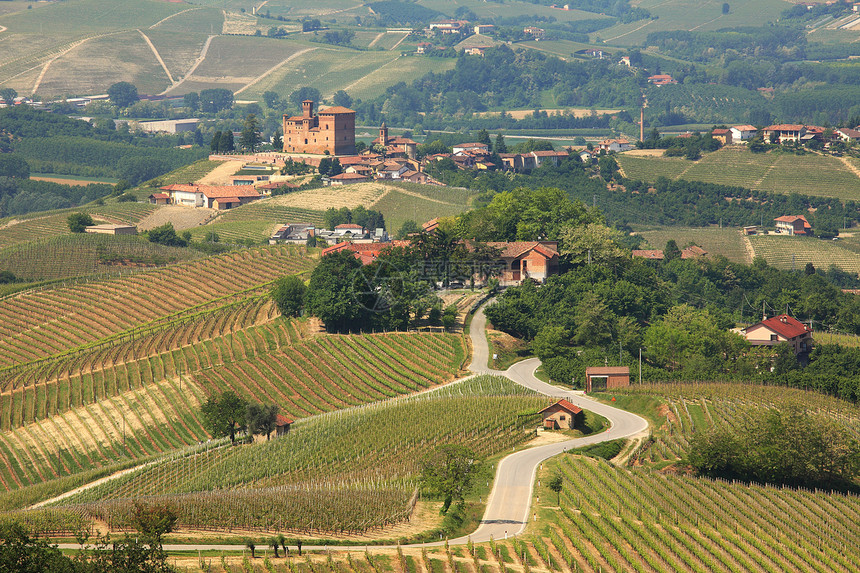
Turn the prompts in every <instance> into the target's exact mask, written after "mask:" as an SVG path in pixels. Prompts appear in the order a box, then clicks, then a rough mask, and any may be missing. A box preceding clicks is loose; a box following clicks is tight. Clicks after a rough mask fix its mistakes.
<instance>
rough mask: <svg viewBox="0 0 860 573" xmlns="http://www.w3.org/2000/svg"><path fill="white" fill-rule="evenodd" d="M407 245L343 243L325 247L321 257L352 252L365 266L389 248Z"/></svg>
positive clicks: (404, 243)
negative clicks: (339, 252)
mask: <svg viewBox="0 0 860 573" xmlns="http://www.w3.org/2000/svg"><path fill="white" fill-rule="evenodd" d="M407 245H409V241H390V242H388V243H350V242H349V241H343V242H340V243H338V244H336V245H332V246H331V247H326V248H325V249H323V250H322V256H324V257H325V256H326V255H330V254H332V253H336V252H338V251H344V250H345V251H352V252H353V253H355V256H356V258H357V259H359V260H360V261H361V262H362V263H364V264H365V265H366V264H368V263H370V262H372V261H373V259H375V258H377V257H378V256H379V255H381V254H382V251H384V250H385V249H388V248H390V247H405V246H407Z"/></svg>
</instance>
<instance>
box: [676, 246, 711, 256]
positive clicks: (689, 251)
mask: <svg viewBox="0 0 860 573" xmlns="http://www.w3.org/2000/svg"><path fill="white" fill-rule="evenodd" d="M707 254H708V251H706V250H705V249H703V248H702V247H700V246H698V245H692V246H689V247H686V248H684V249H682V250H681V258H682V259H695V258H697V257H704V256H707Z"/></svg>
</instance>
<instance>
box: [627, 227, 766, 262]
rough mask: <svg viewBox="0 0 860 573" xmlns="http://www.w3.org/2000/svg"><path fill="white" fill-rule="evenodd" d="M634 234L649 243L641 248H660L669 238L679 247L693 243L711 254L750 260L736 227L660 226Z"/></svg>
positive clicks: (738, 259)
mask: <svg viewBox="0 0 860 573" xmlns="http://www.w3.org/2000/svg"><path fill="white" fill-rule="evenodd" d="M636 234H637V235H641V236H642V237H643V238H644V239H645V240H646V241H648V243H649V245H650V247H643V248H652V249H662V248H663V247H665V246H666V242H667V241H668V240H669V239H675V242H676V243H678V246H679V247H681V248H683V247H684V246H685V245H688V244H690V243H695V244H696V245H699V246H700V247H702V248H704V249H705V250H706V251H708V253H709V254H710V255H711V256H716V255H722V256H724V257H726V258H727V259H729V260H730V261H734V262H737V263H747V264H749V263H751V262H752V261H751V260H750V259H749V255H748V253H747V251H746V249H745V248H744V242H743V237H742V236H741V234H740V231H739V230H738V229H729V228H724V229H720V228H718V227H705V228H698V227H697V228H689V227H662V228H657V229H643V230H638V231H636Z"/></svg>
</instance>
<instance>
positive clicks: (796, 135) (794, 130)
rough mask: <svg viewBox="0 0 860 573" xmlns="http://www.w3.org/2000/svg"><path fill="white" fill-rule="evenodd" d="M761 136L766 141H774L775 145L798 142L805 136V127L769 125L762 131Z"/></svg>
mask: <svg viewBox="0 0 860 573" xmlns="http://www.w3.org/2000/svg"><path fill="white" fill-rule="evenodd" d="M762 135H763V136H764V137H765V138H766V139H771V140H775V141H776V142H777V143H788V142H789V141H794V142H799V141H800V140H801V138H802V137H803V136H804V135H806V127H804V126H802V125H800V124H788V123H780V124H777V125H769V126H767V127H765V128H764V129H763V130H762Z"/></svg>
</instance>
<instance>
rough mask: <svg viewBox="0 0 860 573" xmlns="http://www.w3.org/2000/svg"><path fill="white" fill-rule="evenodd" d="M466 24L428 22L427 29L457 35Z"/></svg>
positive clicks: (450, 21) (463, 21)
mask: <svg viewBox="0 0 860 573" xmlns="http://www.w3.org/2000/svg"><path fill="white" fill-rule="evenodd" d="M468 23H469V22H467V21H466V20H439V21H438V22H430V26H429V28H430V29H431V30H436V31H439V32H442V33H443V34H459V33H460V32H462V31H463V30H464V29H465V27H466V25H467V24H468Z"/></svg>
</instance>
